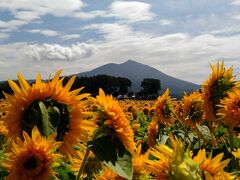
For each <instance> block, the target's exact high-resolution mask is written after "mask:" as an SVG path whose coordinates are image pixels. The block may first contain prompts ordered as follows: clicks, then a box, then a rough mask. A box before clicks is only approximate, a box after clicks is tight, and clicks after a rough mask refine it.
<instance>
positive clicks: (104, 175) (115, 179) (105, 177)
mask: <svg viewBox="0 0 240 180" xmlns="http://www.w3.org/2000/svg"><path fill="white" fill-rule="evenodd" d="M95 179H96V180H110V179H111V180H125V178H123V177H121V176H119V175H117V174H116V173H115V172H113V171H112V170H111V169H110V168H107V167H105V168H103V170H102V172H101V173H100V174H98V175H95Z"/></svg>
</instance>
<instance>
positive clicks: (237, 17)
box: [232, 14, 240, 20]
mask: <svg viewBox="0 0 240 180" xmlns="http://www.w3.org/2000/svg"><path fill="white" fill-rule="evenodd" d="M232 18H233V19H236V20H240V14H239V15H236V16H233V17H232Z"/></svg>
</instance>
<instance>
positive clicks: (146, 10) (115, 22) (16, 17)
mask: <svg viewBox="0 0 240 180" xmlns="http://www.w3.org/2000/svg"><path fill="white" fill-rule="evenodd" d="M129 59H131V60H135V61H137V62H140V63H143V64H146V65H149V66H152V67H154V68H156V69H158V70H160V71H162V72H163V73H166V74H168V75H170V76H173V77H176V78H179V79H183V80H186V81H190V82H194V83H197V84H201V83H202V82H204V81H205V80H206V79H207V78H208V76H209V73H210V72H211V68H210V63H212V64H214V63H216V62H217V61H222V60H224V63H225V66H226V67H227V68H228V67H230V66H233V69H234V75H236V76H237V77H238V79H239V76H240V75H239V74H240V0H211V1H209V0H199V1H196V0H138V1H137V0H136V1H131V0H128V1H126V0H112V1H110V0H101V1H100V0H85V1H83V0H0V81H2V80H8V79H17V72H20V73H22V74H23V76H24V77H25V78H26V79H34V78H35V77H36V75H37V73H39V72H40V73H41V75H42V77H43V78H48V77H49V76H52V75H53V74H55V72H56V71H57V70H58V69H62V70H63V72H62V75H70V74H76V73H80V72H84V71H89V70H92V69H94V68H96V67H99V66H101V65H104V64H107V63H123V62H125V61H127V60H129Z"/></svg>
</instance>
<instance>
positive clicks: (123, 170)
mask: <svg viewBox="0 0 240 180" xmlns="http://www.w3.org/2000/svg"><path fill="white" fill-rule="evenodd" d="M114 134H115V133H114V131H113V130H112V129H110V128H106V127H104V128H100V129H99V130H98V132H96V133H95V136H94V138H93V140H92V141H91V142H90V143H89V145H90V148H91V150H92V152H93V153H94V154H95V156H96V157H97V158H98V159H99V160H101V161H103V162H104V164H105V165H106V166H108V167H109V168H111V169H112V170H113V171H114V172H116V173H117V174H118V175H120V176H122V177H124V178H126V179H132V175H133V169H132V155H131V154H130V153H129V152H128V151H127V150H126V149H125V147H124V145H123V144H122V143H121V141H120V140H119V138H118V137H117V136H116V135H114Z"/></svg>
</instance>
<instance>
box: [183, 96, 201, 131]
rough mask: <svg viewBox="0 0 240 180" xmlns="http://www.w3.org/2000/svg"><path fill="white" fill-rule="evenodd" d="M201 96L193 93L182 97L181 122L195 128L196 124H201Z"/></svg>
mask: <svg viewBox="0 0 240 180" xmlns="http://www.w3.org/2000/svg"><path fill="white" fill-rule="evenodd" d="M202 108H203V106H202V95H201V94H200V93H199V92H193V93H191V94H190V95H187V94H185V95H184V97H183V113H182V117H181V120H182V122H183V123H184V124H185V125H187V126H190V127H193V128H195V127H196V124H201V122H202V119H203V118H202V117H203V110H202Z"/></svg>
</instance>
